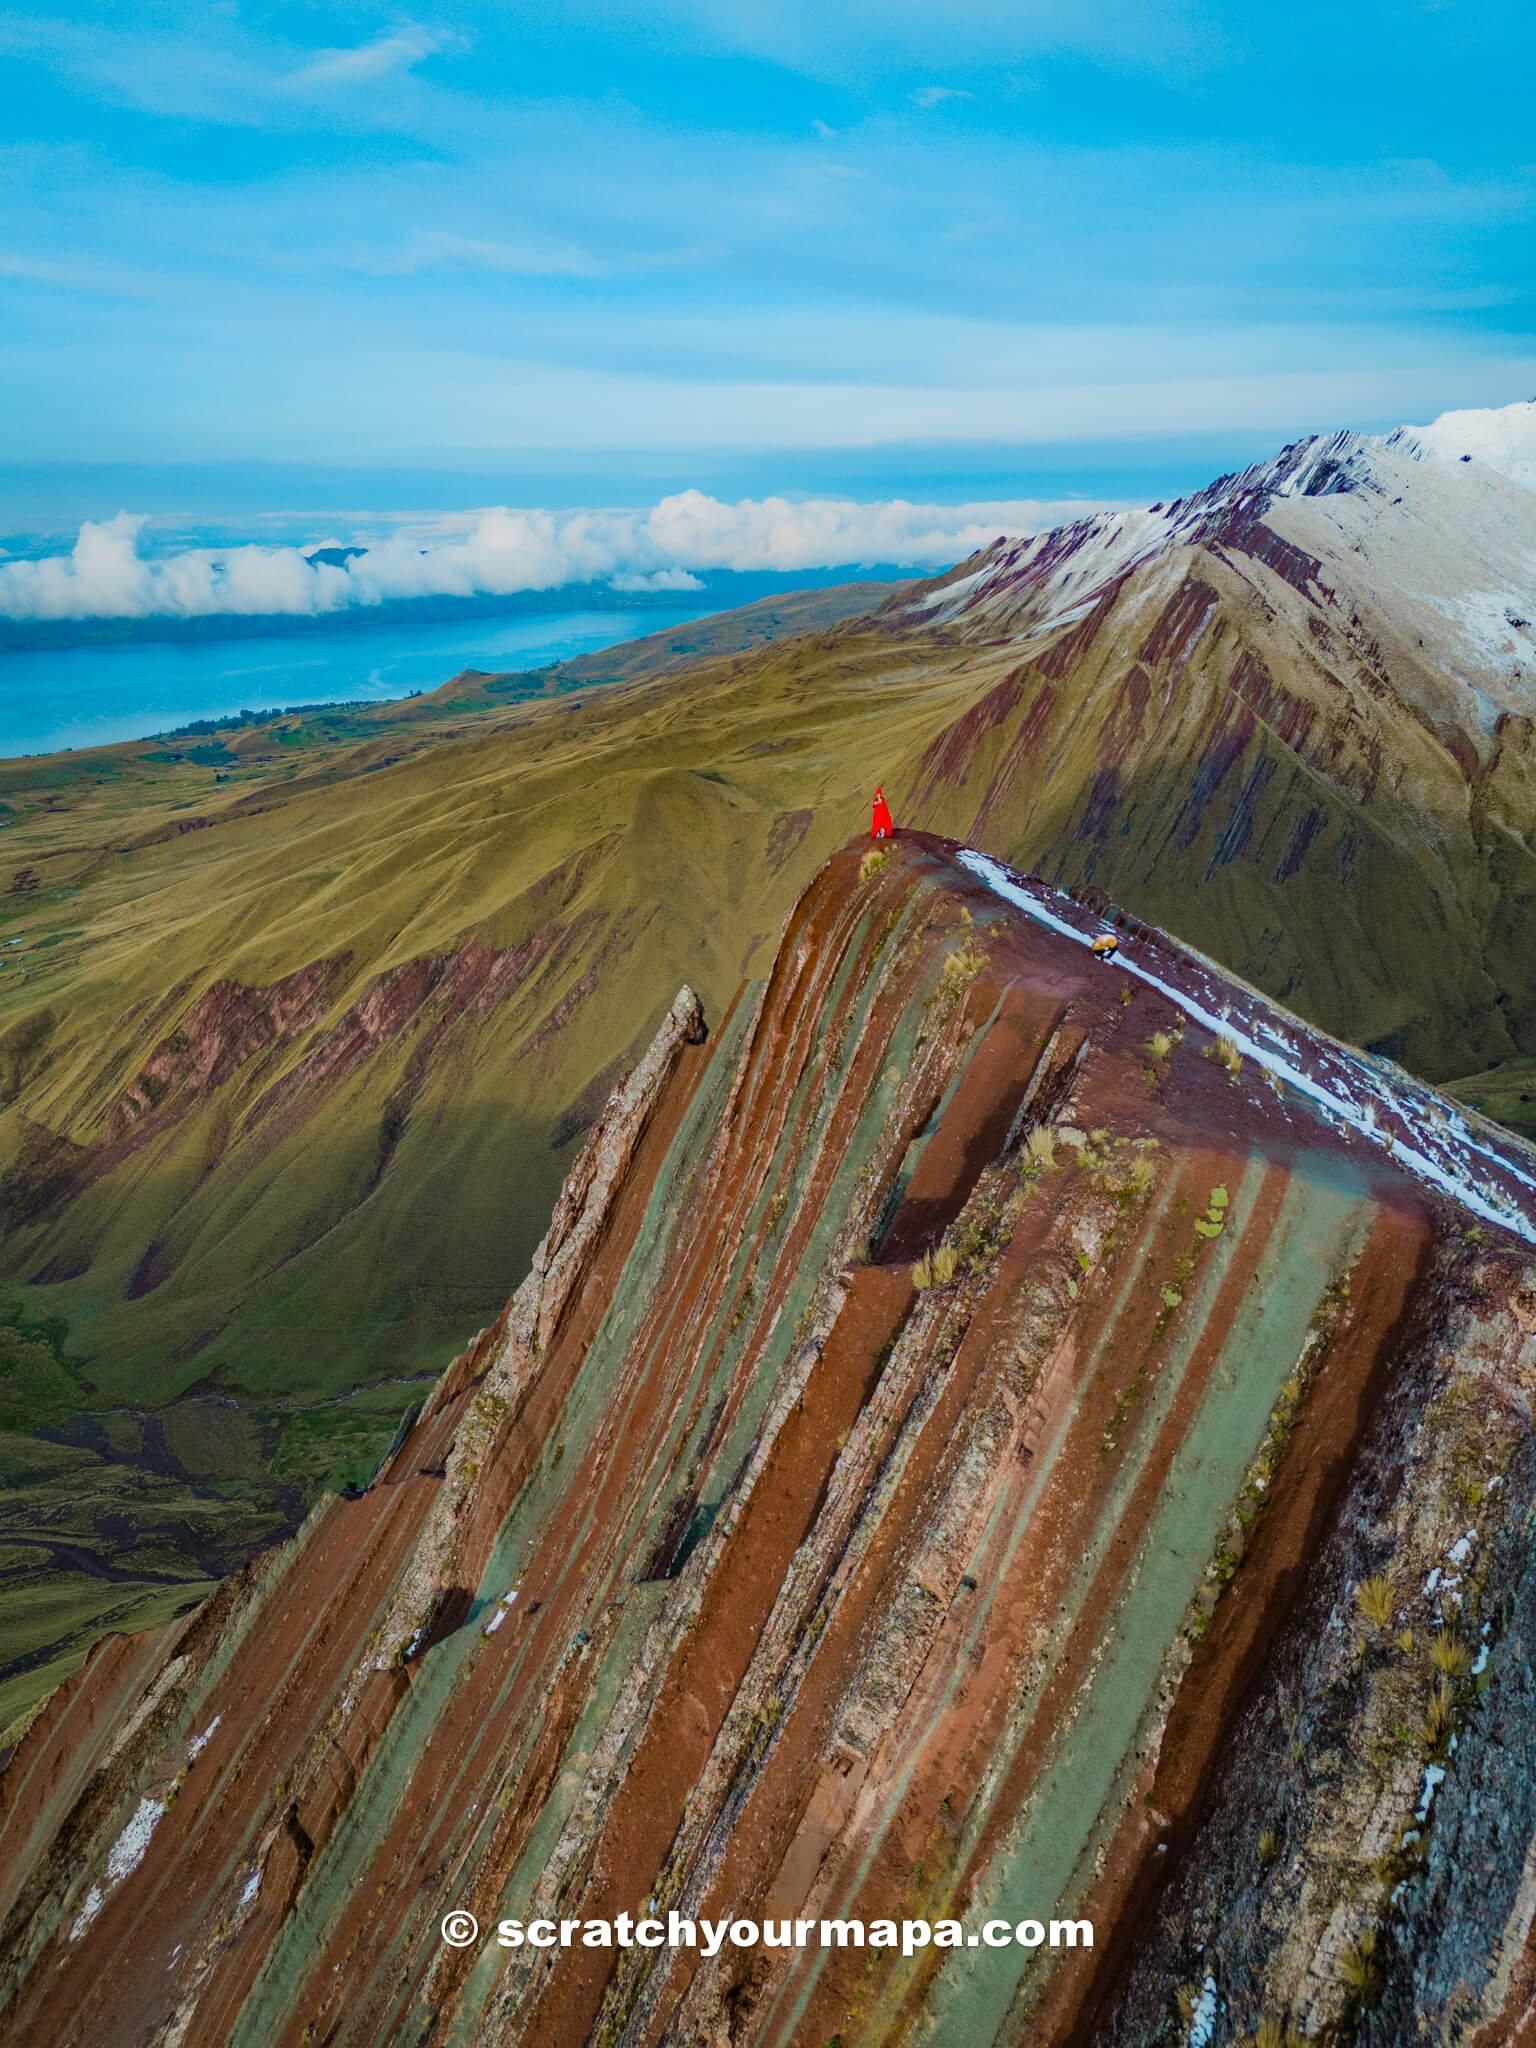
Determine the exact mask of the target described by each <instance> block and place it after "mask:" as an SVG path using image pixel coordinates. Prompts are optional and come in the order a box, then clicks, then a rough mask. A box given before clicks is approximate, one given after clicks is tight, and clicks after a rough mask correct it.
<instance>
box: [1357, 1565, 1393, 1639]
mask: <svg viewBox="0 0 1536 2048" xmlns="http://www.w3.org/2000/svg"><path fill="white" fill-rule="evenodd" d="M1355 1605H1356V1607H1358V1608H1359V1610H1360V1612H1361V1614H1362V1615H1363V1616H1364V1617H1365V1619H1366V1620H1367V1621H1368V1622H1369V1623H1370V1624H1371V1627H1372V1628H1387V1627H1388V1626H1390V1624H1391V1620H1392V1610H1393V1608H1394V1607H1395V1606H1396V1605H1397V1588H1396V1587H1395V1586H1394V1585H1393V1583H1392V1581H1391V1580H1390V1579H1389V1578H1385V1577H1383V1576H1382V1575H1381V1574H1380V1573H1378V1574H1377V1575H1376V1576H1375V1577H1374V1578H1370V1579H1362V1580H1361V1581H1360V1583H1359V1585H1358V1586H1356V1588H1355Z"/></svg>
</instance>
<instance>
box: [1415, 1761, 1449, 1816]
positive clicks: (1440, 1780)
mask: <svg viewBox="0 0 1536 2048" xmlns="http://www.w3.org/2000/svg"><path fill="white" fill-rule="evenodd" d="M1444 1783H1445V1765H1444V1764H1426V1765H1425V1766H1424V1783H1423V1786H1422V1788H1421V1789H1420V1792H1419V1803H1418V1805H1417V1806H1416V1807H1415V1808H1414V1809H1413V1812H1414V1818H1415V1819H1416V1820H1428V1819H1429V1809H1430V1807H1431V1806H1432V1805H1433V1803H1434V1797H1435V1794H1436V1793H1437V1792H1438V1791H1439V1789H1440V1787H1441V1786H1442V1785H1443V1784H1444Z"/></svg>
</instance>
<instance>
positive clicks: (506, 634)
mask: <svg viewBox="0 0 1536 2048" xmlns="http://www.w3.org/2000/svg"><path fill="white" fill-rule="evenodd" d="M719 609H720V600H719V599H718V597H717V598H714V599H706V600H704V601H703V602H701V603H699V604H691V605H690V604H687V603H680V604H678V605H677V606H675V607H672V606H668V607H667V608H666V609H665V610H662V609H659V608H652V607H647V608H645V609H644V610H636V611H633V612H620V611H612V612H609V611H604V612H546V613H544V614H543V615H542V616H538V615H535V616H533V617H528V618H511V619H465V620H463V621H461V622H458V623H454V624H444V623H442V622H433V623H431V624H423V625H399V626H385V625H371V626H361V627H358V626H354V627H350V628H348V627H343V626H338V627H337V628H336V630H335V631H334V632H328V633H320V634H317V633H308V634H305V635H304V636H302V637H300V636H297V635H295V636H294V638H292V639H287V640H285V639H280V638H262V639H258V640H214V641H205V642H201V643H199V642H185V641H184V642H179V643H178V642H174V641H171V642H142V643H133V642H130V643H127V644H125V645H121V646H115V647H64V648H58V649H49V650H47V651H42V652H39V651H33V650H30V649H29V650H26V651H23V652H19V653H0V755H14V754H42V753H52V752H53V751H54V750H55V749H57V748H60V747H99V746H104V745H106V744H107V743H108V742H110V741H113V740H132V739H142V738H145V737H146V736H147V735H149V734H150V733H159V732H168V731H169V730H170V729H171V728H172V727H174V726H178V725H186V724H188V723H189V722H190V721H191V720H192V719H194V718H225V717H228V716H229V715H230V713H232V712H236V711H273V710H278V709H281V707H282V706H284V705H286V704H322V703H334V702H339V701H342V700H352V701H361V702H368V703H378V702H382V701H384V700H386V699H388V698H391V697H404V696H406V695H407V694H408V693H409V692H410V691H412V690H435V689H436V688H437V686H438V684H439V683H445V682H447V680H448V678H449V677H450V676H452V675H456V674H457V673H458V671H459V670H460V669H462V668H482V669H490V670H499V669H520V668H538V667H541V666H542V665H543V664H544V663H545V662H550V661H565V660H568V659H570V658H571V657H572V656H573V655H577V654H590V653H592V652H593V651H594V650H595V649H597V648H600V647H612V646H613V645H614V644H615V643H616V642H617V641H620V640H635V639H638V638H640V636H641V635H642V634H646V633H660V632H664V631H665V630H666V629H667V627H669V626H680V625H684V624H686V623H687V622H688V621H689V620H690V619H699V618H703V617H705V616H706V614H708V613H709V612H713V611H718V610H719Z"/></svg>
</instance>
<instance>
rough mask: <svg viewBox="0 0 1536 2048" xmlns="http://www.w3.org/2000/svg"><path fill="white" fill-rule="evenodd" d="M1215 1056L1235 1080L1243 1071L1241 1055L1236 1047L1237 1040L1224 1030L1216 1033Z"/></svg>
mask: <svg viewBox="0 0 1536 2048" xmlns="http://www.w3.org/2000/svg"><path fill="white" fill-rule="evenodd" d="M1216 1057H1217V1059H1219V1060H1220V1061H1221V1064H1222V1065H1223V1066H1224V1067H1225V1068H1226V1070H1227V1072H1228V1073H1229V1074H1230V1075H1231V1076H1232V1078H1233V1080H1234V1081H1235V1080H1236V1079H1237V1077H1238V1076H1239V1074H1241V1073H1242V1071H1243V1056H1242V1054H1241V1053H1240V1052H1239V1051H1238V1049H1237V1040H1236V1039H1235V1038H1231V1037H1229V1036H1228V1035H1227V1033H1226V1032H1225V1031H1218V1032H1217V1034H1216Z"/></svg>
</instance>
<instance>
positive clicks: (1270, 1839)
mask: <svg viewBox="0 0 1536 2048" xmlns="http://www.w3.org/2000/svg"><path fill="white" fill-rule="evenodd" d="M1279 1854H1280V1837H1279V1836H1278V1835H1277V1834H1276V1832H1275V1830H1274V1829H1273V1828H1265V1829H1264V1830H1263V1832H1262V1833H1261V1834H1260V1836H1259V1861H1260V1862H1261V1863H1262V1864H1263V1866H1264V1868H1265V1869H1266V1870H1268V1868H1269V1866H1270V1865H1271V1864H1272V1863H1273V1862H1274V1861H1275V1859H1276V1858H1277V1857H1278V1856H1279Z"/></svg>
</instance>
